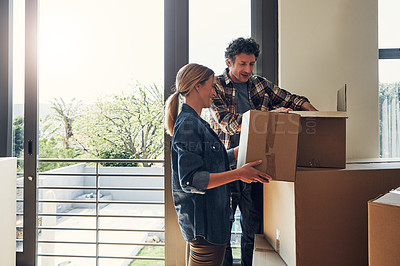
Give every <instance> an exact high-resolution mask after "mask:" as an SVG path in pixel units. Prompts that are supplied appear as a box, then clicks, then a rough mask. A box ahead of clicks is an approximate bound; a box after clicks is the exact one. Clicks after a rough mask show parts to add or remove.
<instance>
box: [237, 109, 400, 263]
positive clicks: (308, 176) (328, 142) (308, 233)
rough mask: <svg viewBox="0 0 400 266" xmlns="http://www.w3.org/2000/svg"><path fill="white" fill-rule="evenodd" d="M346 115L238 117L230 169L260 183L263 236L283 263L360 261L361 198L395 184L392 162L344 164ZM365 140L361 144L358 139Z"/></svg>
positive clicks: (398, 179)
mask: <svg viewBox="0 0 400 266" xmlns="http://www.w3.org/2000/svg"><path fill="white" fill-rule="evenodd" d="M346 118H347V115H346V113H343V112H290V113H271V112H262V111H255V110H251V111H248V112H247V113H245V114H244V115H243V121H242V132H241V139H240V144H239V157H238V167H240V166H241V165H243V164H245V163H247V162H250V161H254V160H258V159H262V160H263V163H262V164H260V165H259V166H258V167H257V168H258V169H259V170H261V171H264V172H266V173H268V174H269V175H270V176H272V177H273V179H274V181H272V182H270V183H269V184H265V185H264V236H265V238H266V240H267V241H268V242H269V243H270V244H271V246H272V247H273V248H274V250H275V252H276V253H278V254H279V255H280V257H281V258H282V260H283V261H284V263H286V264H287V265H305V266H308V265H368V212H367V202H368V200H370V199H373V198H375V197H377V196H378V195H380V194H382V193H385V192H387V191H389V190H390V189H392V188H394V187H398V186H400V164H396V163H392V164H384V163H375V164H346ZM366 145H367V144H366Z"/></svg>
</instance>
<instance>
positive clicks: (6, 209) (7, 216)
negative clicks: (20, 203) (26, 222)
mask: <svg viewBox="0 0 400 266" xmlns="http://www.w3.org/2000/svg"><path fill="white" fill-rule="evenodd" d="M0 172H1V175H0V182H1V188H2V190H1V193H0V204H1V205H0V213H1V226H0V236H1V241H0V265H15V257H16V254H15V247H16V246H15V222H16V220H15V217H16V216H15V215H16V214H15V210H16V198H15V195H16V192H17V191H16V177H17V159H16V158H6V157H2V158H0Z"/></svg>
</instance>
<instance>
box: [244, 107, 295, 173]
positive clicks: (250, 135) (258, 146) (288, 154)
mask: <svg viewBox="0 0 400 266" xmlns="http://www.w3.org/2000/svg"><path fill="white" fill-rule="evenodd" d="M299 123H300V116H299V115H297V114H288V113H272V112H263V111H257V110H250V111H247V112H246V113H244V115H243V120H242V131H241V133H240V143H239V155H238V163H237V165H238V167H241V166H242V165H244V164H245V163H248V162H252V161H256V160H263V163H262V164H260V165H258V166H257V167H256V168H257V169H258V170H260V171H263V172H265V173H267V174H269V175H270V176H271V177H272V178H274V179H276V180H287V181H294V180H295V175H296V160H297V152H296V150H297V142H298V132H299Z"/></svg>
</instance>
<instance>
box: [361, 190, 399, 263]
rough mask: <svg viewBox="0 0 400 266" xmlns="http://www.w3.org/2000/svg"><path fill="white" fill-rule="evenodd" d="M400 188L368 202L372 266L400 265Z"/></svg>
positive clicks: (369, 246)
mask: <svg viewBox="0 0 400 266" xmlns="http://www.w3.org/2000/svg"><path fill="white" fill-rule="evenodd" d="M399 225H400V188H399V189H397V190H393V191H391V192H389V193H387V194H385V195H383V196H381V197H379V198H378V199H376V200H371V201H369V202H368V250H369V265H370V266H380V265H386V266H392V265H393V266H395V265H396V266H397V265H400V227H399Z"/></svg>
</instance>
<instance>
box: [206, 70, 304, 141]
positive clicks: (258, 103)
mask: <svg viewBox="0 0 400 266" xmlns="http://www.w3.org/2000/svg"><path fill="white" fill-rule="evenodd" d="M228 72H229V69H228V68H227V69H226V70H225V72H224V73H223V74H222V75H220V76H217V77H216V88H215V90H216V92H217V96H216V97H214V98H213V103H212V105H211V126H212V128H213V129H214V131H215V132H216V133H217V135H218V136H219V138H220V139H221V141H222V142H223V143H224V145H225V147H226V148H227V149H229V148H234V147H231V139H232V137H233V136H234V135H235V134H239V133H240V130H241V126H240V125H241V123H242V114H238V113H236V110H235V102H236V100H235V97H236V89H235V88H234V86H233V82H232V80H231V79H230V78H229V76H228ZM247 84H248V93H249V99H250V105H251V108H252V109H254V110H261V111H268V110H273V109H276V108H279V107H285V108H291V109H293V110H300V109H301V105H302V104H303V103H304V102H306V101H307V102H308V99H307V98H305V97H303V96H298V95H294V94H291V93H289V92H288V91H285V90H283V89H281V88H279V87H278V86H276V85H274V84H272V82H271V81H269V80H267V79H266V78H263V77H260V76H256V75H252V76H251V77H250V78H249V80H248V81H247Z"/></svg>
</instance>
